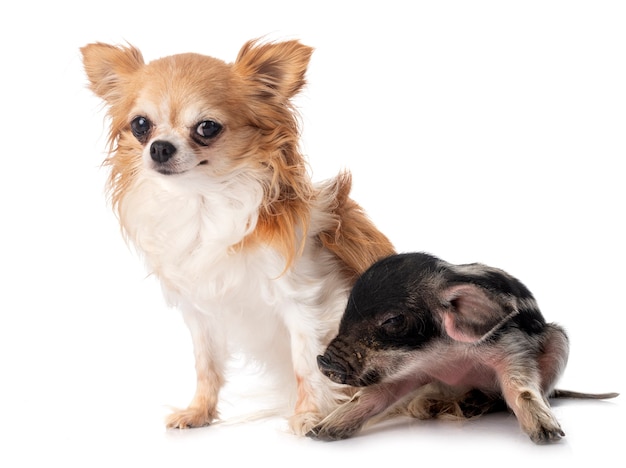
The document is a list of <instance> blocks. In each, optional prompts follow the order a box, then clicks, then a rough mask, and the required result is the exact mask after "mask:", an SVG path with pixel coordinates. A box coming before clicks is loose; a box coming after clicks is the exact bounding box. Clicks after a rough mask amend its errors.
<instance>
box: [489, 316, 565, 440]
mask: <svg viewBox="0 0 626 468" xmlns="http://www.w3.org/2000/svg"><path fill="white" fill-rule="evenodd" d="M509 338H512V339H511V341H508V340H506V339H503V340H502V341H501V342H500V343H499V344H500V345H502V346H504V349H505V350H506V353H504V356H503V358H502V359H501V361H500V363H499V364H498V365H496V366H495V370H496V373H497V375H498V380H499V382H500V387H501V390H502V395H503V396H504V399H505V401H506V403H507V405H508V406H509V408H510V409H511V410H512V411H513V413H515V416H516V417H517V419H518V421H519V423H520V426H521V427H522V430H523V431H524V432H526V433H527V434H528V435H529V437H530V438H531V440H532V441H533V442H536V443H546V442H552V441H557V440H559V439H560V438H561V437H562V436H564V435H565V433H564V432H563V430H562V429H561V426H560V425H559V423H558V421H557V420H556V418H555V416H554V414H553V413H552V410H551V409H550V405H549V403H548V399H547V395H548V394H549V392H550V391H551V390H552V388H553V387H554V385H555V383H556V380H557V379H558V377H559V376H560V374H561V372H562V371H563V368H564V366H565V363H566V361H567V355H568V342H567V337H566V335H565V333H564V332H563V330H562V329H561V328H560V327H558V326H555V325H548V326H547V328H546V329H545V331H543V332H542V333H540V334H539V335H535V336H529V337H526V339H521V340H520V337H519V336H517V337H515V336H511V337H509Z"/></svg>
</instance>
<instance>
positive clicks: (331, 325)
mask: <svg viewBox="0 0 626 468" xmlns="http://www.w3.org/2000/svg"><path fill="white" fill-rule="evenodd" d="M262 195H263V192H262V187H261V186H260V184H259V183H258V182H257V181H255V180H253V179H250V178H247V177H246V178H244V177H241V178H237V177H235V178H231V179H230V180H228V181H224V182H223V183H218V182H207V181H206V179H198V178H194V177H193V176H184V177H179V178H171V177H164V176H163V175H160V174H156V173H151V171H146V173H144V174H142V176H141V177H139V178H138V179H137V182H136V184H135V186H134V187H133V189H132V190H131V191H129V192H128V194H127V196H126V198H125V199H124V201H123V203H122V205H121V216H122V223H123V225H124V228H125V230H126V232H127V234H128V236H129V239H130V240H131V241H132V242H133V243H134V244H135V245H136V247H137V248H138V250H139V251H140V252H141V253H142V254H143V255H144V256H145V260H146V263H147V265H148V268H149V270H150V271H151V272H152V273H154V274H155V275H156V276H157V277H158V278H159V280H160V281H161V283H162V286H163V290H164V293H165V296H166V298H167V300H168V302H169V303H170V304H171V305H173V306H178V307H180V308H181V310H182V311H183V314H184V316H185V319H186V320H187V322H188V324H189V322H190V321H191V322H194V321H196V320H197V318H193V317H191V316H192V315H194V314H200V315H202V320H203V321H205V322H207V323H208V324H209V325H207V326H210V327H211V329H212V331H211V335H212V336H216V331H217V332H218V333H217V336H218V338H216V340H218V341H221V340H222V339H223V340H224V341H225V342H228V344H229V345H230V346H229V347H231V348H232V346H235V347H236V348H238V349H240V348H243V349H244V350H245V351H247V352H249V353H252V354H253V355H255V356H254V357H255V358H258V359H262V360H264V361H270V362H269V363H270V364H272V362H271V361H276V360H284V361H285V364H288V365H287V366H284V367H285V369H291V368H292V363H291V360H290V354H291V352H290V350H291V348H292V347H294V346H296V347H298V346H304V345H303V344H302V343H299V342H298V339H295V340H294V339H293V337H294V336H303V335H304V336H308V337H310V339H312V340H314V341H317V342H320V340H321V342H324V341H327V340H326V339H324V338H325V337H326V335H329V334H332V333H333V332H334V331H335V329H336V325H337V323H338V320H339V317H340V315H341V313H342V312H343V308H344V305H345V300H346V297H347V290H348V284H347V282H346V280H345V279H343V278H342V277H340V276H339V272H338V271H337V268H336V260H335V259H334V258H333V256H332V255H331V254H330V253H328V252H327V251H325V250H323V249H321V248H319V246H317V245H316V244H315V243H313V242H308V243H307V245H306V247H305V249H304V252H303V255H302V256H301V257H300V258H299V259H298V260H297V261H296V263H295V265H293V266H292V267H291V268H290V269H289V270H288V271H287V272H285V271H284V269H285V260H284V259H283V258H282V257H281V256H280V255H279V254H278V253H277V252H276V251H274V250H273V249H271V248H270V247H267V246H254V247H251V248H250V247H246V245H245V244H244V245H241V241H242V240H243V239H244V238H245V237H246V236H247V235H248V234H250V233H251V232H252V231H253V230H254V228H255V226H256V221H257V214H258V207H259V205H260V203H261V199H262ZM277 319H278V320H277ZM294 332H295V334H294ZM192 333H193V331H192ZM302 341H308V338H304V339H303V340H302ZM316 352H318V351H317V350H311V354H310V355H312V356H315V355H316V354H315V353H316ZM319 352H321V350H319ZM273 354H281V355H282V357H280V356H272V355H273ZM285 354H286V355H285ZM280 367H283V365H282V364H281V366H280Z"/></svg>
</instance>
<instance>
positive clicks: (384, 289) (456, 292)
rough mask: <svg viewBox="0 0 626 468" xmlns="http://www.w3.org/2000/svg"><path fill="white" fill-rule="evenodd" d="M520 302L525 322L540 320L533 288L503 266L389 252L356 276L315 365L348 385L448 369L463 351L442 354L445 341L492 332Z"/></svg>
mask: <svg viewBox="0 0 626 468" xmlns="http://www.w3.org/2000/svg"><path fill="white" fill-rule="evenodd" d="M520 304H522V305H523V304H527V306H528V307H529V309H528V310H525V311H524V314H523V316H522V320H526V318H527V317H530V319H531V321H536V322H537V324H538V326H541V323H543V322H542V320H543V318H542V317H541V316H540V315H538V316H536V314H539V312H538V310H537V311H535V310H534V307H535V304H534V300H533V299H532V296H531V295H530V292H529V291H528V290H526V289H525V287H524V286H523V285H522V284H521V283H519V282H518V281H517V280H515V278H513V277H511V276H509V275H507V274H506V273H505V272H503V271H501V270H497V269H495V268H490V267H486V266H484V265H479V264H472V265H459V266H456V265H451V264H449V263H446V262H444V261H442V260H440V259H438V258H436V257H433V256H431V255H428V254H422V253H414V254H401V255H393V256H391V257H388V258H385V259H383V260H380V261H378V262H377V263H375V264H374V265H372V266H371V267H370V268H369V269H368V270H367V271H366V272H365V273H364V274H363V275H362V276H361V277H360V278H359V279H358V280H357V282H356V284H355V285H354V287H353V289H352V292H351V294H350V298H349V300H348V304H347V306H346V310H345V312H344V315H343V318H342V320H341V324H340V327H339V332H338V335H337V336H336V337H335V339H333V340H332V342H331V343H330V344H329V346H328V348H327V349H326V351H325V353H324V354H323V355H321V356H318V365H319V368H320V370H321V371H322V372H323V373H324V374H325V375H326V376H327V377H328V378H330V379H331V380H333V381H335V382H338V383H344V384H348V385H352V386H367V385H371V384H374V383H379V382H384V381H386V380H389V379H400V378H403V377H406V376H407V375H408V374H412V373H416V372H418V370H428V369H429V368H430V367H433V366H438V367H443V368H445V367H446V364H451V362H446V360H448V361H452V360H454V359H457V357H460V355H461V354H462V352H460V353H457V355H455V354H454V353H447V354H445V355H444V354H439V353H440V351H441V350H442V349H444V347H445V348H450V349H452V347H450V346H449V345H453V344H455V343H457V344H458V343H461V344H462V343H472V344H476V343H478V342H479V341H481V340H485V339H487V338H488V337H490V336H493V334H494V333H496V331H497V330H500V329H501V328H502V327H503V326H504V325H505V324H508V323H509V322H510V321H511V320H512V319H513V318H514V317H515V316H516V315H517V314H518V312H519V310H518V306H519V305H520ZM516 326H520V327H523V326H534V325H532V324H531V325H528V324H523V323H521V322H520V324H516ZM461 348H463V346H461V347H460V348H459V349H461Z"/></svg>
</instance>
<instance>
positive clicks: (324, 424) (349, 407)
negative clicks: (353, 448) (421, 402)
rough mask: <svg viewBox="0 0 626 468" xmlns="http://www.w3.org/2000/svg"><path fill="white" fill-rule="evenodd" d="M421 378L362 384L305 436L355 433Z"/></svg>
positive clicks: (324, 437)
mask: <svg viewBox="0 0 626 468" xmlns="http://www.w3.org/2000/svg"><path fill="white" fill-rule="evenodd" d="M421 384H422V383H421V382H416V381H407V380H403V381H399V382H390V383H382V384H377V385H372V386H369V387H364V388H363V389H362V390H360V391H359V392H357V393H356V394H355V395H354V396H353V397H352V399H351V400H350V401H348V402H347V403H344V404H343V405H341V406H340V407H339V408H337V409H336V410H335V411H333V412H332V413H330V414H329V415H328V416H327V417H326V418H324V419H323V420H322V421H321V422H320V423H319V424H318V425H317V426H315V427H314V428H313V429H311V430H310V431H309V432H308V433H307V436H308V437H311V438H314V439H318V440H328V441H330V440H341V439H347V438H348V437H351V436H353V435H354V434H356V433H357V432H358V431H359V430H361V428H362V427H363V425H364V424H365V423H366V422H367V421H368V420H369V419H371V418H372V417H374V416H376V415H377V414H380V413H382V412H383V411H385V410H386V409H387V408H389V407H390V406H391V405H393V404H394V403H395V402H396V401H398V400H399V399H400V398H402V397H403V396H405V395H406V394H407V393H409V392H410V391H412V390H414V389H415V388H417V387H419V386H421Z"/></svg>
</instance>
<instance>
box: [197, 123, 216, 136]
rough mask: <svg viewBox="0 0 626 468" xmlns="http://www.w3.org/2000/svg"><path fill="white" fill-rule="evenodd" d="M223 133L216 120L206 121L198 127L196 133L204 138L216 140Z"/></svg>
mask: <svg viewBox="0 0 626 468" xmlns="http://www.w3.org/2000/svg"><path fill="white" fill-rule="evenodd" d="M221 131H222V126H221V125H220V124H219V123H217V122H215V121H214V120H204V121H202V122H200V123H199V124H198V126H197V127H196V133H197V134H198V135H199V136H201V137H202V138H208V139H210V138H215V137H216V136H217V134H218V133H219V132H221Z"/></svg>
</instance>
